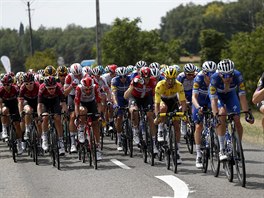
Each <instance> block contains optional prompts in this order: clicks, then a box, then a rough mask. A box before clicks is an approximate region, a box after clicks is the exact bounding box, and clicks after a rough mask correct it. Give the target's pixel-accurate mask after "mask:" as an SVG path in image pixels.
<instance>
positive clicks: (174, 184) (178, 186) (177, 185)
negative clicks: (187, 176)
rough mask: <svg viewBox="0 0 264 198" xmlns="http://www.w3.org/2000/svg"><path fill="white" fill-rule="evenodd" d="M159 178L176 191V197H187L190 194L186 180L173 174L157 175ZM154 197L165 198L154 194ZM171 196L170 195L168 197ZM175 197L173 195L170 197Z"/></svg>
mask: <svg viewBox="0 0 264 198" xmlns="http://www.w3.org/2000/svg"><path fill="white" fill-rule="evenodd" d="M156 177H157V178H158V179H160V180H162V181H164V182H165V183H167V184H168V185H169V186H170V187H171V188H172V189H173V191H174V198H175V197H177V198H186V197H188V194H189V188H188V186H187V184H186V183H185V182H183V181H182V180H180V179H179V178H177V177H175V176H173V175H164V176H156ZM152 198H165V197H158V196H153V197H152ZM167 198H169V197H167ZM170 198H173V197H170Z"/></svg>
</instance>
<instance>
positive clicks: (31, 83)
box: [25, 82, 34, 86]
mask: <svg viewBox="0 0 264 198" xmlns="http://www.w3.org/2000/svg"><path fill="white" fill-rule="evenodd" d="M33 84H34V83H33V82H30V83H25V85H26V86H27V85H33Z"/></svg>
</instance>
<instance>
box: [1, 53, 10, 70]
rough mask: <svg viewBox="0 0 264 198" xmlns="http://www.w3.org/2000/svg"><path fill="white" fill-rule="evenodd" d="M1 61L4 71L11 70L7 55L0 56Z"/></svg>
mask: <svg viewBox="0 0 264 198" xmlns="http://www.w3.org/2000/svg"><path fill="white" fill-rule="evenodd" d="M1 62H2V64H3V66H4V68H5V70H6V73H9V72H11V64H10V60H9V58H8V57H7V56H2V57H1Z"/></svg>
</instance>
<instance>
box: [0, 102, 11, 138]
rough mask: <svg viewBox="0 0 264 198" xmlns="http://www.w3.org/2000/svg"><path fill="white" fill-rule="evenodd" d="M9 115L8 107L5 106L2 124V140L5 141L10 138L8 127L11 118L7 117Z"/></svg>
mask: <svg viewBox="0 0 264 198" xmlns="http://www.w3.org/2000/svg"><path fill="white" fill-rule="evenodd" d="M8 114H9V109H8V108H7V107H6V106H4V107H3V108H2V116H1V122H2V138H3V139H6V138H8V134H7V125H8V120H9V118H8V117H7V116H6V115H8Z"/></svg>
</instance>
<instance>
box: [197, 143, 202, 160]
mask: <svg viewBox="0 0 264 198" xmlns="http://www.w3.org/2000/svg"><path fill="white" fill-rule="evenodd" d="M195 147H196V153H197V158H198V157H202V154H201V145H200V144H196V145H195Z"/></svg>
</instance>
